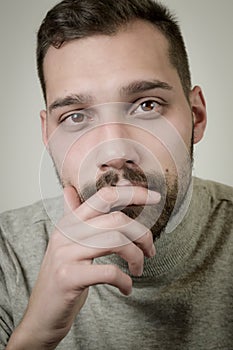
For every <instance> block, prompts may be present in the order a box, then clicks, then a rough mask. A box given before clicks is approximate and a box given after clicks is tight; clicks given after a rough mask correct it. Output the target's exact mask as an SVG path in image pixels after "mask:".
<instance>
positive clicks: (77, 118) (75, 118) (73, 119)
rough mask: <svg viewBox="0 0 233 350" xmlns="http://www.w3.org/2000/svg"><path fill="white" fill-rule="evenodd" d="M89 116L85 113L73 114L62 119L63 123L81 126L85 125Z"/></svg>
mask: <svg viewBox="0 0 233 350" xmlns="http://www.w3.org/2000/svg"><path fill="white" fill-rule="evenodd" d="M86 118H87V116H86V115H85V114H83V113H78V112H76V113H72V114H69V115H67V116H66V117H64V118H63V119H62V121H61V122H62V123H64V122H66V123H69V124H72V123H74V124H80V123H83V122H84V121H85V120H86Z"/></svg>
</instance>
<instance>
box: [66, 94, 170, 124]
mask: <svg viewBox="0 0 233 350" xmlns="http://www.w3.org/2000/svg"><path fill="white" fill-rule="evenodd" d="M150 102H151V103H155V104H156V105H158V106H159V108H163V107H164V106H165V105H166V103H165V101H163V102H162V101H161V100H160V101H158V99H156V98H153V97H151V98H146V99H144V100H141V99H140V100H136V101H134V102H133V105H135V104H136V103H137V104H138V105H137V106H136V107H133V108H132V110H131V111H130V113H129V114H130V115H135V114H137V113H136V111H137V109H138V108H139V107H140V106H142V105H143V104H145V103H150ZM87 110H88V109H87ZM83 111H85V110H84V109H81V110H77V111H75V112H73V113H70V114H68V115H66V116H62V117H61V118H60V119H59V123H60V124H62V123H64V122H65V121H66V120H67V119H69V118H72V117H73V116H74V115H76V114H77V115H82V116H83V117H84V118H85V117H86V118H88V117H89V118H90V119H92V120H93V117H91V116H88V114H85V113H83ZM152 112H154V110H152V111H144V112H139V113H138V114H150V113H152ZM158 113H159V112H158ZM81 123H82V122H81ZM81 123H80V124H81ZM74 124H75V123H74Z"/></svg>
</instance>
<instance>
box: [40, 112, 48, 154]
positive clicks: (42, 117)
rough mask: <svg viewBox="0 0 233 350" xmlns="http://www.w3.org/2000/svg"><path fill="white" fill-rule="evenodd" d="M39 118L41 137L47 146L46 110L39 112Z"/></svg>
mask: <svg viewBox="0 0 233 350" xmlns="http://www.w3.org/2000/svg"><path fill="white" fill-rule="evenodd" d="M40 120H41V131H42V139H43V142H44V145H45V147H46V148H47V146H48V132H47V112H46V111H45V110H43V111H41V112H40Z"/></svg>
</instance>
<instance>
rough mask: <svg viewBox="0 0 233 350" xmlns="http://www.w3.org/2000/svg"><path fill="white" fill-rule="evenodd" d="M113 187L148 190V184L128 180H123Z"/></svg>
mask: <svg viewBox="0 0 233 350" xmlns="http://www.w3.org/2000/svg"><path fill="white" fill-rule="evenodd" d="M111 186H113V187H126V186H138V187H144V188H147V189H148V185H147V183H144V182H137V181H129V180H126V179H121V180H119V181H118V182H117V183H116V184H112V185H111Z"/></svg>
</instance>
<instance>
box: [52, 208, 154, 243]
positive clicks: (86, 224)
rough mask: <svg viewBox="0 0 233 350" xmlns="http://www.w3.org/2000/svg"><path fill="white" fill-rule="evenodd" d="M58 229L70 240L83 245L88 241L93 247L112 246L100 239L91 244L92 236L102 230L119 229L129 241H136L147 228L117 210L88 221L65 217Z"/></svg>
mask: <svg viewBox="0 0 233 350" xmlns="http://www.w3.org/2000/svg"><path fill="white" fill-rule="evenodd" d="M59 229H60V232H62V233H63V234H64V235H66V236H67V237H68V238H70V239H71V240H73V241H75V242H77V243H79V244H84V245H85V242H87V241H88V242H89V244H90V246H94V247H95V248H103V247H105V248H106V247H108V248H112V246H111V245H110V246H108V243H109V241H106V242H103V241H100V242H99V244H97V245H96V240H95V241H94V242H93V244H92V241H91V239H92V237H95V235H98V234H101V233H104V232H109V231H119V232H122V233H123V234H124V235H125V236H126V238H127V239H129V240H130V241H137V240H138V239H139V238H141V237H143V236H144V235H145V234H147V232H148V231H149V230H148V228H147V227H145V226H144V225H143V224H141V223H140V222H138V221H136V220H133V219H131V218H129V217H128V216H127V215H126V214H124V213H122V212H117V211H116V212H112V213H109V214H105V215H100V216H98V217H95V218H93V219H90V220H88V221H78V220H73V217H71V218H70V219H69V220H67V218H66V219H65V220H64V219H63V223H62V221H61V225H60V227H59ZM103 244H104V245H103Z"/></svg>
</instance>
